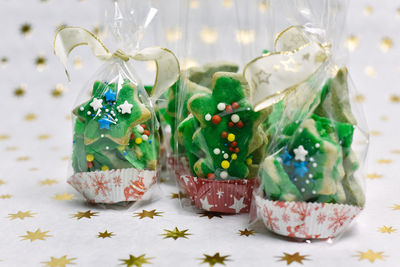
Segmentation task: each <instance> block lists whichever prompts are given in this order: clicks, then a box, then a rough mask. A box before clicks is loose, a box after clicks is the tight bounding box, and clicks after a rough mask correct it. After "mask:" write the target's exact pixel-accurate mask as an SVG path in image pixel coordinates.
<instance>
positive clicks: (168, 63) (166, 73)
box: [131, 47, 180, 103]
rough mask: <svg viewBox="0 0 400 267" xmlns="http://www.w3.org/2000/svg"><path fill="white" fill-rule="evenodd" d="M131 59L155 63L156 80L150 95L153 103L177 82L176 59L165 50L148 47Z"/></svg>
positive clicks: (177, 65)
mask: <svg viewBox="0 0 400 267" xmlns="http://www.w3.org/2000/svg"><path fill="white" fill-rule="evenodd" d="M131 57H132V58H133V59H135V60H139V61H149V60H154V61H155V63H156V66H157V73H156V79H155V82H154V86H153V89H152V91H151V93H150V98H151V100H152V101H153V103H154V102H155V101H156V100H157V99H159V97H160V96H161V95H162V94H163V93H165V91H166V90H167V89H168V88H169V87H171V86H172V85H173V84H174V83H175V82H176V81H177V80H178V77H179V71H180V69H179V62H178V59H177V58H176V56H175V55H174V53H172V52H171V51H170V50H168V49H166V48H162V47H148V48H145V49H143V50H141V51H139V52H138V53H137V54H135V55H133V56H131Z"/></svg>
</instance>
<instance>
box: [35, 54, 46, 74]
mask: <svg viewBox="0 0 400 267" xmlns="http://www.w3.org/2000/svg"><path fill="white" fill-rule="evenodd" d="M46 62H47V59H46V58H45V57H44V56H38V57H37V58H36V59H35V65H36V69H37V70H38V71H43V70H44V69H45V67H46Z"/></svg>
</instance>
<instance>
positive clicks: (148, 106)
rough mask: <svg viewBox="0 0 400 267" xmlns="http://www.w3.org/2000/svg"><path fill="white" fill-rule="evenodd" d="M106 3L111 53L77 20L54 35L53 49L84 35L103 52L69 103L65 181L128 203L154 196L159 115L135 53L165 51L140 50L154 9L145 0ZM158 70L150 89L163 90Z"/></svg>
mask: <svg viewBox="0 0 400 267" xmlns="http://www.w3.org/2000/svg"><path fill="white" fill-rule="evenodd" d="M110 2H111V1H110ZM110 4H111V3H110ZM112 5H113V6H112V9H110V10H108V11H109V14H108V18H110V17H111V18H110V19H109V20H108V23H109V25H108V26H109V27H110V32H111V33H112V35H113V37H114V43H113V44H114V45H115V46H116V48H117V50H116V52H115V53H113V54H111V53H109V51H108V49H107V48H106V47H105V46H104V44H103V43H102V42H101V41H100V40H99V38H98V37H96V36H94V35H93V34H91V33H89V32H87V31H86V30H84V29H82V28H68V27H67V28H64V29H62V30H60V31H59V32H58V35H57V36H56V40H55V46H56V48H59V51H61V48H60V47H62V48H64V49H65V47H66V46H71V47H72V48H71V50H72V49H73V48H74V47H76V46H77V45H81V44H82V43H83V44H85V43H86V44H88V45H89V47H90V48H91V50H92V52H93V53H94V54H95V56H97V57H98V58H99V59H102V60H104V64H103V65H102V66H101V67H100V69H99V70H98V71H97V72H96V73H95V74H94V76H93V78H92V79H90V81H89V82H88V83H87V85H85V86H84V87H83V89H82V91H81V93H80V95H79V97H78V99H77V101H76V104H75V105H74V108H73V111H72V121H73V152H72V169H71V174H70V175H69V178H68V183H69V184H70V185H72V186H73V187H74V188H75V189H76V190H77V191H79V192H80V193H81V194H82V195H83V196H84V197H85V198H86V199H87V200H88V201H89V202H91V203H98V204H116V203H118V204H132V203H139V202H140V201H143V200H150V199H154V197H157V194H156V193H154V191H155V190H154V189H157V186H156V184H157V178H158V172H159V170H160V162H159V159H160V155H159V151H160V137H159V122H158V120H157V116H156V113H155V108H154V103H155V102H156V100H157V96H158V92H157V93H155V92H154V91H153V89H154V88H155V87H156V86H152V87H150V88H145V87H144V86H143V84H142V82H141V79H140V76H139V75H138V74H137V72H136V71H135V67H134V60H148V58H149V54H151V53H155V52H154V51H158V53H160V51H162V52H161V53H164V52H165V53H170V52H169V51H166V50H163V49H162V48H150V49H147V50H146V49H144V50H141V51H139V48H140V46H141V45H140V44H141V40H142V39H143V36H144V33H145V30H146V28H147V27H148V25H149V24H150V22H151V21H152V19H153V18H154V16H155V15H156V13H157V9H156V8H155V7H154V6H152V4H151V1H124V0H120V1H113V2H112ZM82 38H83V39H82ZM86 39H87V41H86ZM82 40H83V41H85V42H82ZM74 42H76V43H77V45H74ZM61 44H62V45H61ZM145 50H146V51H145ZM69 52H70V50H69V51H67V53H66V55H68V53H69ZM56 54H57V49H56ZM60 54H61V53H58V54H57V55H58V56H60ZM171 54H172V53H171ZM64 56H65V55H64ZM150 57H151V56H150ZM172 58H174V56H172ZM172 63H174V62H172ZM163 64H165V63H163ZM174 64H175V65H176V66H179V65H178V63H177V62H175V63H174ZM174 64H171V68H173V67H174V66H175V65H174ZM158 67H159V66H158ZM178 68H179V67H177V70H175V72H176V75H175V76H177V73H178ZM163 70H165V69H161V67H159V69H158V70H157V77H156V83H158V87H157V88H156V89H154V90H159V91H162V90H163V88H161V87H162V84H165V83H167V84H168V81H167V82H165V80H166V79H167V80H168V79H173V78H171V76H174V75H173V73H174V70H171V71H170V72H171V73H168V74H165V72H162V71H163ZM175 80H176V77H175V78H174V79H173V80H172V83H174V82H175ZM172 83H171V84H172ZM171 84H168V86H170V85H171Z"/></svg>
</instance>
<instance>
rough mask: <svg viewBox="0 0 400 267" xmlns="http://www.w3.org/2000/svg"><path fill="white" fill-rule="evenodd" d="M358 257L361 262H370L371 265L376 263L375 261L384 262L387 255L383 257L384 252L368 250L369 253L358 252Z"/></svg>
mask: <svg viewBox="0 0 400 267" xmlns="http://www.w3.org/2000/svg"><path fill="white" fill-rule="evenodd" d="M356 257H359V259H358V260H359V261H362V260H369V261H370V262H371V263H372V262H374V261H375V260H382V261H383V260H384V257H385V255H383V251H381V252H374V251H372V250H370V249H369V250H368V251H367V252H362V251H358V255H356Z"/></svg>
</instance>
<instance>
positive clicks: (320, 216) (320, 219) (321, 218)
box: [317, 212, 326, 224]
mask: <svg viewBox="0 0 400 267" xmlns="http://www.w3.org/2000/svg"><path fill="white" fill-rule="evenodd" d="M325 220H326V215H325V214H323V213H322V212H321V213H320V214H318V216H317V223H318V224H322V223H324V222H325Z"/></svg>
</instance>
